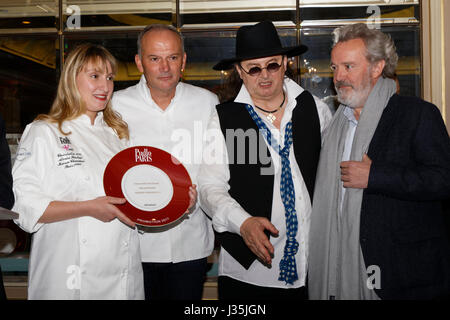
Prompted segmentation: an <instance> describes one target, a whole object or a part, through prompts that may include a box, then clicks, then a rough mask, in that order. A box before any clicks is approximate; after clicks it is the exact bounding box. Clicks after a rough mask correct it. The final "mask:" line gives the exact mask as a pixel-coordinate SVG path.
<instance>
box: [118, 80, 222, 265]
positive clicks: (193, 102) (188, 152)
mask: <svg viewBox="0 0 450 320" xmlns="http://www.w3.org/2000/svg"><path fill="white" fill-rule="evenodd" d="M218 103H219V101H218V99H217V96H216V95H215V94H213V93H212V92H210V91H208V90H206V89H203V88H199V87H196V86H193V85H190V84H187V83H183V82H180V83H178V85H177V87H176V92H175V96H174V97H173V99H172V101H171V102H170V104H169V106H168V107H167V108H166V109H165V110H162V109H161V108H160V107H159V106H158V105H157V104H156V103H155V102H154V101H153V99H152V97H151V94H150V90H149V88H148V87H147V81H146V79H145V77H144V76H142V77H141V79H140V81H139V83H138V84H136V85H135V86H131V87H129V88H127V89H125V90H121V91H118V92H115V93H114V95H113V107H114V109H115V110H116V111H118V112H119V113H120V114H121V115H122V118H123V119H124V120H125V121H126V122H127V123H128V128H129V130H130V144H131V146H137V145H141V146H146V145H147V146H151V147H155V148H159V149H162V150H164V151H166V152H169V153H171V154H172V155H173V156H174V157H176V158H177V159H178V160H179V161H180V162H181V163H182V164H183V165H184V166H185V167H186V170H187V171H188V173H189V175H190V177H191V180H192V183H193V184H197V175H198V170H199V167H200V163H201V160H202V147H203V144H202V141H203V135H204V133H205V131H206V128H207V125H208V120H209V118H210V115H211V112H212V111H213V109H215V106H216V105H217V104H218ZM140 240H141V241H140V242H141V256H142V261H143V262H173V263H177V262H183V261H191V260H196V259H200V258H204V257H207V256H209V255H210V254H211V252H212V250H213V247H214V233H213V231H212V226H211V222H210V220H209V219H208V217H207V216H206V215H205V214H204V213H203V212H202V210H201V209H200V206H199V204H198V203H197V204H196V206H195V208H194V210H193V211H191V213H190V214H189V215H188V216H187V218H186V219H183V220H181V222H180V223H177V222H175V223H174V225H169V226H168V227H165V228H158V229H156V228H146V229H145V232H143V233H141V234H140Z"/></svg>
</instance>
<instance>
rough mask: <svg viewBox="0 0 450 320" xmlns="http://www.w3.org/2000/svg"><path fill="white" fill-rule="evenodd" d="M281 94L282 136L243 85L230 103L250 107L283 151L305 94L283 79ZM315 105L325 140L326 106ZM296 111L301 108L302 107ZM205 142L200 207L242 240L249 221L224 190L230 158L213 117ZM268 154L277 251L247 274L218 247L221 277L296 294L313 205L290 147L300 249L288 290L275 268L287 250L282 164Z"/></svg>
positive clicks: (220, 228)
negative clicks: (294, 113) (283, 96)
mask: <svg viewBox="0 0 450 320" xmlns="http://www.w3.org/2000/svg"><path fill="white" fill-rule="evenodd" d="M284 90H285V92H286V99H287V104H286V108H285V110H284V114H283V118H282V120H281V125H280V128H281V130H278V129H277V128H275V126H274V125H273V124H271V123H270V122H269V121H268V120H267V119H266V117H265V116H264V114H262V113H260V112H259V110H258V109H256V108H254V103H253V101H252V99H251V97H250V94H249V93H248V91H247V89H246V87H245V86H244V85H243V86H242V88H241V90H240V92H239V94H238V95H237V97H236V99H235V100H234V101H235V102H240V103H245V104H249V105H251V106H252V107H253V109H254V110H255V111H256V112H257V113H258V114H259V116H260V118H261V119H262V120H263V121H264V123H265V124H266V125H267V127H268V128H269V130H271V133H272V136H273V137H274V138H276V140H277V141H278V142H279V143H280V146H281V147H282V146H283V145H284V132H285V128H286V125H287V123H288V122H289V121H290V119H291V117H292V111H293V109H294V108H295V106H296V103H297V101H296V100H295V99H296V97H297V96H298V95H300V94H301V93H302V92H303V88H301V87H300V86H299V85H298V84H297V83H295V82H294V81H292V80H290V79H288V78H286V79H285V80H284ZM314 100H315V102H316V105H317V111H318V114H319V120H320V127H321V133H322V134H323V132H324V129H325V128H326V126H327V125H328V123H329V122H330V120H331V112H330V110H329V108H328V106H327V105H326V104H325V103H323V102H322V101H321V100H320V99H318V98H316V97H315V99H314ZM298 107H300V108H301V106H298ZM206 139H207V142H206V146H205V148H204V150H205V155H204V160H205V161H204V164H203V165H202V167H201V169H200V174H199V191H200V198H201V199H200V200H201V201H200V202H201V204H202V207H203V209H204V210H205V212H206V213H207V214H208V215H209V216H211V218H212V221H213V226H214V229H215V230H216V231H218V232H225V231H229V232H234V233H237V234H240V227H241V225H242V223H243V222H244V221H245V220H246V219H247V218H249V217H251V215H250V214H248V213H247V212H246V211H245V210H244V209H243V208H242V207H241V206H240V205H239V203H237V201H236V200H234V199H233V198H232V197H231V196H230V195H229V194H228V190H229V189H230V185H229V184H228V180H229V179H230V171H229V168H228V162H229V161H228V153H227V148H226V144H225V138H224V136H223V134H222V132H221V129H220V122H219V117H218V115H217V112H216V113H215V114H214V115H213V116H212V117H211V121H210V123H209V127H208V134H207V138H206ZM266 143H267V142H266ZM269 150H270V155H271V157H272V161H273V164H274V169H275V174H274V188H273V202H272V218H271V222H272V224H273V225H274V226H275V228H277V229H278V231H279V236H278V237H270V242H271V243H272V245H273V247H274V250H275V251H274V257H273V259H272V267H271V268H268V267H266V266H264V265H263V264H262V263H260V262H259V261H258V260H256V261H255V262H254V263H253V264H252V265H251V266H250V268H249V269H248V270H247V269H245V268H244V267H243V266H242V265H241V264H240V263H239V262H237V261H236V260H235V259H234V258H233V257H232V256H231V255H230V254H229V253H228V252H227V251H226V250H225V249H224V248H223V247H222V248H221V252H220V256H219V275H220V276H228V277H231V278H234V279H236V280H239V281H242V282H247V283H250V284H253V285H258V286H263V287H276V288H298V287H301V286H304V285H305V280H306V272H307V266H308V239H309V224H310V215H311V201H310V198H309V193H308V190H307V188H306V185H305V182H304V180H303V177H302V174H301V172H300V169H299V167H298V164H297V161H296V159H295V155H294V152H293V146H291V149H290V153H289V161H290V163H291V171H292V178H293V183H294V190H295V195H296V199H295V210H296V212H297V220H298V232H297V235H296V239H297V241H298V243H299V249H298V252H297V254H296V255H295V259H296V264H297V273H298V277H299V280H297V281H295V282H294V283H293V284H292V285H291V284H286V283H285V282H282V281H278V276H279V273H280V267H279V265H280V261H281V259H282V258H283V251H284V246H285V244H286V218H285V209H284V206H283V202H282V200H281V195H280V180H281V158H280V155H279V154H278V152H277V151H275V150H274V149H273V148H272V147H270V148H269Z"/></svg>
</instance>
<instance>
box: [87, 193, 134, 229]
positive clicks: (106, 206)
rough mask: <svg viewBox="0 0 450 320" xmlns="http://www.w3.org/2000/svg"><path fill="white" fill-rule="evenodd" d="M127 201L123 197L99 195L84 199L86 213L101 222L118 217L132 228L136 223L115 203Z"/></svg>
mask: <svg viewBox="0 0 450 320" xmlns="http://www.w3.org/2000/svg"><path fill="white" fill-rule="evenodd" d="M125 202H127V200H126V199H125V198H116V197H108V196H104V197H99V198H96V199H93V200H88V201H86V206H87V207H86V211H87V215H89V216H91V217H93V218H95V219H98V220H100V221H103V222H110V221H112V220H114V219H116V218H117V219H119V220H120V221H122V222H123V223H125V224H126V225H128V226H130V227H132V228H134V227H135V226H136V224H135V223H134V222H133V221H131V220H130V219H129V218H128V217H127V216H126V215H125V214H123V212H122V211H120V209H119V208H117V207H116V206H115V205H120V204H124V203H125Z"/></svg>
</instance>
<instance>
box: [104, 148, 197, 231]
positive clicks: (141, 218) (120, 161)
mask: <svg viewBox="0 0 450 320" xmlns="http://www.w3.org/2000/svg"><path fill="white" fill-rule="evenodd" d="M191 185H192V181H191V178H190V177H189V173H188V172H187V170H186V168H185V167H184V166H183V165H182V164H181V163H180V162H179V161H178V160H177V159H176V158H175V157H173V156H172V155H171V154H170V153H167V152H166V151H164V150H161V149H158V148H153V147H149V146H136V147H131V148H127V149H125V150H122V151H120V152H119V153H117V154H116V155H115V156H114V157H113V158H112V159H111V160H110V161H109V163H108V165H107V166H106V169H105V172H104V174H103V187H104V189H105V193H106V195H107V196H111V197H119V198H126V199H127V202H126V203H125V204H123V205H117V207H118V208H119V209H120V210H121V211H122V212H123V213H124V214H126V215H127V217H129V218H130V219H131V220H132V221H134V222H135V223H136V224H138V225H142V226H146V227H161V226H166V225H168V224H171V223H173V222H175V221H177V220H178V219H180V218H181V217H182V216H183V215H184V213H185V212H186V210H187V208H188V207H189V193H188V192H189V187H190V186H191Z"/></svg>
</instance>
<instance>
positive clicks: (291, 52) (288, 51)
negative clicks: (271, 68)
mask: <svg viewBox="0 0 450 320" xmlns="http://www.w3.org/2000/svg"><path fill="white" fill-rule="evenodd" d="M306 51H308V47H307V46H304V45H300V46H296V47H288V48H282V49H281V50H280V49H279V48H278V49H273V48H271V49H268V50H265V51H260V52H259V53H258V54H252V55H249V56H240V57H234V58H230V59H224V60H221V61H220V62H218V63H217V64H215V65H214V66H213V69H214V70H218V71H220V70H228V69H231V68H233V65H234V64H235V63H236V62H239V61H243V60H250V59H257V58H262V57H271V56H276V55H286V56H287V57H295V56H298V55H301V54H303V53H305V52H306Z"/></svg>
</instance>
